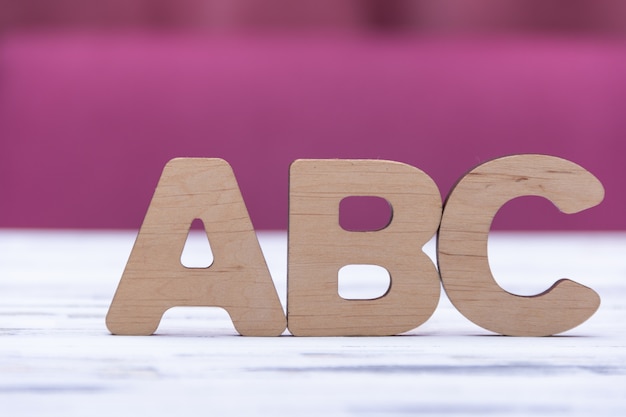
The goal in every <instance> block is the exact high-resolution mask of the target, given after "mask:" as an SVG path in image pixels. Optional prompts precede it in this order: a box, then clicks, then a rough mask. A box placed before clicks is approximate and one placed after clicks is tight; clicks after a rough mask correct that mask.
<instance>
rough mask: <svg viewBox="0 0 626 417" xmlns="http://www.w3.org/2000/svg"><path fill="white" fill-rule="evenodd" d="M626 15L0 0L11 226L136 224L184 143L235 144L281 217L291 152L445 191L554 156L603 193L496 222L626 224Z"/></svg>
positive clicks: (606, 3)
mask: <svg viewBox="0 0 626 417" xmlns="http://www.w3.org/2000/svg"><path fill="white" fill-rule="evenodd" d="M625 31H626V1H621V0H595V1H594V0H473V1H466V0H395V1H387V0H299V1H293V0H265V1H257V0H109V1H96V0H21V1H13V0H0V227H89V228H92V227H97V228H137V227H139V226H140V224H141V221H142V219H143V216H144V214H145V210H146V208H147V206H148V204H149V201H150V197H151V195H152V192H153V190H154V187H155V185H156V182H157V180H158V178H159V175H160V172H161V169H162V168H163V165H164V164H165V163H166V162H167V161H168V160H169V159H171V158H174V157H179V156H199V157H221V158H225V159H226V160H228V161H229V162H230V163H231V164H232V165H233V167H234V169H235V173H236V175H237V177H238V179H239V181H240V184H241V188H242V191H243V194H244V198H245V199H246V202H247V204H248V207H249V210H250V214H251V217H252V220H253V222H254V224H255V226H256V227H258V228H264V229H268V228H270V229H276V228H278V229H284V228H286V227H287V210H288V201H287V197H288V168H289V163H290V162H292V161H293V160H294V159H297V158H384V159H391V160H397V161H401V162H406V163H409V164H412V165H415V166H417V167H418V168H420V169H422V170H424V171H426V173H428V174H429V175H431V176H432V177H433V179H434V180H435V181H436V182H437V184H438V185H439V186H440V189H441V192H442V195H443V197H445V196H446V195H447V193H448V191H449V189H450V187H451V186H452V184H453V183H454V182H455V181H456V180H457V179H458V178H459V177H460V176H461V175H463V174H464V173H465V172H466V171H467V170H469V169H470V168H472V167H473V166H475V165H476V164H478V163H480V162H483V161H485V160H487V159H490V158H494V157H497V156H502V155H505V154H511V153H547V154H553V155H557V156H561V157H564V158H568V159H571V160H572V161H574V162H577V163H579V164H581V165H582V166H584V167H585V168H587V169H589V170H591V171H592V172H593V173H594V174H596V175H597V176H598V177H599V178H600V179H601V180H602V181H603V183H604V184H605V186H606V189H607V197H606V200H605V202H604V203H603V204H602V205H601V206H600V207H597V208H594V209H592V210H590V211H589V212H585V213H581V214H577V215H575V216H565V215H561V214H559V213H557V212H556V210H555V209H554V208H553V207H551V206H550V205H549V204H548V203H546V202H545V201H536V200H533V199H524V200H523V201H519V202H517V201H516V202H512V203H511V204H510V205H508V206H507V207H506V208H505V209H504V210H503V211H502V213H501V214H500V215H499V216H498V217H497V218H496V222H495V226H496V227H498V228H506V229H568V230H569V229H571V230H578V229H585V230H589V229H600V230H613V229H624V228H626V217H625V216H624V212H625V209H626V196H625V193H623V192H622V191H621V190H622V188H623V186H622V183H623V179H624V178H626V172H625V171H626V168H625V166H626V165H624V164H623V162H622V158H623V155H624V151H625V149H624V147H625V146H626V145H625V141H624V138H625V137H626V121H625V120H626V117H624V114H625V113H626V44H625V40H624V37H623V35H624V33H626V32H625ZM359 216H361V214H355V215H354V220H355V222H356V223H358V222H359V221H360V220H359ZM363 216H364V215H363Z"/></svg>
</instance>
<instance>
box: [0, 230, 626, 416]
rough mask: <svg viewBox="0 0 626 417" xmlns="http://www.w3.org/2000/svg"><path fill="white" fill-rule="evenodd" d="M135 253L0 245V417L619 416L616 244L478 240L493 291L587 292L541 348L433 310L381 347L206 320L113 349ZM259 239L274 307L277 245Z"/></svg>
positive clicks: (612, 237) (166, 324)
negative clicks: (108, 320) (484, 248)
mask: <svg viewBox="0 0 626 417" xmlns="http://www.w3.org/2000/svg"><path fill="white" fill-rule="evenodd" d="M134 238H135V233H133V232H111V231H109V232H80V231H73V232H70V231H20V230H0V410H1V411H0V412H1V413H2V415H3V416H63V417H68V416H81V417H84V416H100V415H102V416H124V415H129V416H137V415H145V416H160V415H177V416H190V415H203V416H207V415H216V416H219V415H241V416H251V415H275V416H278V415H297V416H308V415H310V416H349V415H364V416H379V415H380V416H393V415H398V416H405V415H436V416H440V415H445V416H447V415H481V416H484V415H529V414H535V415H568V416H570V415H581V416H582V415H584V416H588V415H591V414H593V415H614V416H624V415H626V335H625V331H624V330H625V323H626V310H625V306H626V279H625V278H626V256H625V255H626V233H590V234H530V233H527V234H520V233H518V234H502V233H501V234H496V233H493V234H492V236H491V238H490V257H491V264H492V268H493V272H494V275H495V276H496V278H497V279H498V281H499V282H500V284H501V285H502V286H503V287H504V288H506V289H507V290H509V291H512V292H517V293H522V294H524V293H525V294H532V293H537V292H540V291H542V290H544V289H546V288H547V287H548V286H549V285H550V284H552V282H554V281H555V280H556V279H558V278H561V277H568V278H572V279H574V280H575V281H578V282H580V283H582V284H585V285H588V286H590V287H592V288H594V289H595V290H596V291H597V292H598V293H600V296H601V297H602V305H601V307H600V310H599V311H598V312H597V313H596V314H595V315H594V316H593V317H592V318H591V319H590V320H588V321H587V322H586V323H584V324H582V325H581V326H579V327H577V328H575V329H573V330H571V331H569V332H567V333H565V334H563V335H561V336H558V337H547V338H514V337H501V336H494V335H491V334H490V333H488V332H486V331H484V330H482V329H481V328H479V327H476V326H475V325H473V324H472V323H470V322H469V321H467V320H466V319H465V318H464V317H463V316H461V315H460V314H459V313H458V312H457V311H456V310H455V309H454V308H453V307H452V306H451V304H450V303H449V302H448V301H447V299H445V297H444V298H442V300H441V302H440V305H439V308H438V309H437V311H436V312H435V314H434V316H433V317H432V318H431V319H430V320H429V321H428V322H427V323H426V324H424V325H423V326H421V327H419V328H417V329H415V330H414V331H412V332H410V333H409V334H408V335H402V336H395V337H380V338H359V337H352V338H342V337H339V338H297V337H291V336H283V337H277V338H249V337H240V336H236V333H235V331H234V328H233V326H232V324H231V323H230V321H229V319H228V316H227V314H226V313H225V312H223V311H222V310H219V309H215V308H202V309H196V308H194V309H190V308H175V309H172V310H170V311H168V312H167V313H166V315H165V316H164V319H163V321H162V322H161V326H160V327H159V330H158V332H157V335H154V336H148V337H128V336H112V335H110V334H109V333H108V331H107V330H106V327H105V325H104V316H105V314H106V312H107V309H108V306H109V303H110V301H111V298H112V296H113V293H114V291H115V288H116V287H117V283H118V281H119V278H120V276H121V273H122V270H123V268H124V265H125V263H126V260H127V257H128V254H129V253H130V249H131V247H132V244H133V241H134ZM259 238H260V241H261V244H262V247H263V250H264V252H265V254H266V257H267V261H268V265H269V267H270V270H271V272H272V274H273V278H274V279H275V281H276V285H277V288H278V291H279V294H280V296H281V300H282V302H283V305H284V303H285V291H286V290H285V288H286V277H285V276H286V254H287V253H286V234H285V233H269V232H262V233H260V234H259ZM433 249H434V248H433V245H432V244H430V245H429V246H427V251H428V252H429V253H430V254H432V253H433ZM354 290H355V291H357V292H358V291H359V289H358V288H356V289H354Z"/></svg>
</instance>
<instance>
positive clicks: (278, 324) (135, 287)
mask: <svg viewBox="0 0 626 417" xmlns="http://www.w3.org/2000/svg"><path fill="white" fill-rule="evenodd" d="M196 218H197V219H200V220H202V221H203V223H204V226H205V229H206V233H207V236H208V238H209V242H210V244H211V250H212V252H213V257H214V262H213V264H212V265H211V266H210V267H209V268H185V267H184V266H183V265H182V264H181V260H180V257H181V253H182V251H183V247H184V244H185V240H186V238H187V234H188V231H189V227H190V225H191V223H192V221H193V220H194V219H196ZM175 306H217V307H222V308H224V309H225V310H226V311H227V312H228V313H229V315H230V317H231V319H232V321H233V324H234V326H235V329H236V330H237V331H238V332H239V333H240V334H242V335H248V336H277V335H280V334H281V333H282V332H283V331H284V330H285V328H286V318H285V315H284V313H283V309H282V306H281V304H280V301H279V299H278V295H277V293H276V289H275V287H274V284H273V282H272V279H271V276H270V274H269V271H268V269H267V266H266V263H265V259H264V257H263V254H262V253H261V249H260V247H259V243H258V240H257V238H256V235H255V232H254V229H253V227H252V224H251V222H250V218H249V216H248V212H247V209H246V206H245V204H244V202H243V199H242V196H241V192H240V191H239V187H238V185H237V181H236V179H235V176H234V174H233V172H232V169H231V167H230V165H228V163H227V162H226V161H223V160H221V159H200V158H179V159H174V160H172V161H170V162H169V163H168V164H167V165H166V166H165V168H164V170H163V174H162V176H161V179H160V181H159V184H158V186H157V189H156V191H155V194H154V197H153V199H152V202H151V203H150V207H149V208H148V212H147V214H146V217H145V220H144V222H143V225H142V227H141V230H140V231H139V234H138V236H137V240H136V242H135V245H134V247H133V250H132V253H131V255H130V258H129V260H128V263H127V264H126V268H125V270H124V274H123V276H122V279H121V281H120V283H119V286H118V289H117V291H116V293H115V297H114V298H113V301H112V303H111V306H110V309H109V312H108V314H107V318H106V324H107V327H108V329H109V330H110V331H111V333H114V334H124V335H149V334H152V333H154V331H155V330H156V329H157V327H158V325H159V322H160V320H161V317H162V315H163V313H164V312H165V311H166V310H168V309H169V308H171V307H175Z"/></svg>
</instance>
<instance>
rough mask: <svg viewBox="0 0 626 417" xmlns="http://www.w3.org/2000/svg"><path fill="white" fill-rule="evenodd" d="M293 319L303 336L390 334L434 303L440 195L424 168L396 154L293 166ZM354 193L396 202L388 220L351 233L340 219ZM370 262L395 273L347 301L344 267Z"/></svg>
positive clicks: (409, 325)
mask: <svg viewBox="0 0 626 417" xmlns="http://www.w3.org/2000/svg"><path fill="white" fill-rule="evenodd" d="M289 186H290V194H289V250H288V251H289V265H288V277H289V279H288V284H287V320H288V327H289V331H290V332H291V333H292V334H294V335H297V336H384V335H394V334H398V333H402V332H406V331H409V330H411V329H414V328H415V327H417V326H419V325H420V324H422V323H423V322H424V321H426V320H427V319H428V318H429V317H430V316H431V314H432V313H433V311H434V310H435V308H436V306H437V303H438V300H439V295H440V284H439V277H438V274H437V270H436V268H435V266H434V264H433V263H432V262H431V260H430V258H428V257H427V256H426V255H425V254H424V252H423V251H422V247H423V246H424V244H425V243H426V242H427V241H428V240H429V239H430V238H431V237H432V236H433V235H434V234H435V232H436V230H437V227H438V225H439V220H440V218H441V196H440V194H439V190H438V188H437V186H436V185H435V183H434V182H433V181H432V179H431V178H430V177H429V176H428V175H426V174H425V173H423V172H422V171H420V170H419V169H417V168H415V167H412V166H409V165H405V164H402V163H398V162H392V161H378V160H297V161H295V162H294V163H293V164H292V165H291V169H290V183H289ZM348 196H376V197H381V198H384V199H386V200H387V201H388V202H389V204H390V205H391V207H392V211H393V216H392V220H391V222H390V224H389V225H388V226H387V227H386V228H384V229H382V230H377V231H367V232H354V231H352V232H349V231H346V230H344V229H342V228H341V227H340V225H339V204H340V202H341V200H342V199H343V198H345V197H348ZM357 264H371V265H378V266H382V267H384V268H385V269H387V271H388V272H389V276H390V278H391V285H390V288H389V290H388V291H387V293H386V294H384V295H383V296H381V297H379V298H375V299H371V300H346V299H343V298H341V297H340V296H339V293H338V271H339V269H341V268H342V267H343V266H346V265H357Z"/></svg>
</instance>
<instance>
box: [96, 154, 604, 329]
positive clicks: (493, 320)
mask: <svg viewBox="0 0 626 417" xmlns="http://www.w3.org/2000/svg"><path fill="white" fill-rule="evenodd" d="M526 195H534V196H541V197H544V198H546V199H548V200H550V201H552V202H553V203H554V204H555V205H556V206H557V207H558V208H559V209H560V210H561V211H562V212H564V213H576V212H579V211H581V210H585V209H587V208H590V207H593V206H595V205H597V204H599V203H600V202H601V201H602V199H603V197H604V189H603V187H602V184H601V183H600V181H599V180H598V179H597V178H596V177H594V176H593V175H592V174H591V173H589V172H588V171H587V170H585V169H584V168H582V167H581V166H579V165H576V164H574V163H573V162H570V161H567V160H565V159H561V158H557V157H553V156H546V155H513V156H507V157H503V158H499V159H495V160H492V161H489V162H486V163H484V164H482V165H480V166H478V167H477V168H475V169H473V170H472V171H470V172H469V173H468V174H466V175H465V176H464V177H463V178H462V179H461V180H460V181H459V182H458V183H457V184H456V186H455V187H454V189H453V190H452V191H451V192H450V195H449V196H448V198H447V200H446V202H445V206H444V205H443V204H442V201H441V196H440V193H439V190H438V188H437V186H436V185H435V183H434V182H433V180H432V179H431V178H430V177H429V176H428V175H427V174H425V173H424V172H423V171H421V170H419V169H418V168H416V167H413V166H410V165H407V164H402V163H399V162H394V161H381V160H312V159H311V160H306V159H303V160H297V161H295V162H293V163H292V165H291V167H290V172H289V232H288V233H289V249H288V274H287V315H286V316H285V314H284V313H283V309H282V306H281V304H280V301H279V299H278V295H277V293H276V289H275V287H274V285H273V282H272V279H271V277H270V274H269V271H268V269H267V266H266V263H265V259H264V258H263V255H262V253H261V249H260V247H259V244H258V241H257V238H256V235H255V232H254V229H253V227H252V224H251V222H250V218H249V216H248V212H247V209H246V206H245V204H244V202H243V199H242V197H241V193H240V191H239V187H238V185H237V182H236V179H235V176H234V174H233V172H232V169H231V167H230V165H229V164H228V163H227V162H226V161H224V160H221V159H214V158H178V159H174V160H172V161H170V162H169V163H168V164H167V165H166V166H165V168H164V170H163V173H162V176H161V179H160V181H159V184H158V186H157V188H156V191H155V193H154V197H153V199H152V201H151V203H150V206H149V208H148V211H147V213H146V216H145V219H144V222H143V224H142V226H141V229H140V231H139V234H138V235H137V239H136V242H135V245H134V247H133V250H132V252H131V254H130V257H129V260H128V263H127V265H126V268H125V270H124V273H123V275H122V278H121V280H120V283H119V286H118V288H117V291H116V293H115V296H114V298H113V301H112V303H111V306H110V308H109V312H108V314H107V319H106V324H107V327H108V329H109V330H110V331H111V333H114V334H122V335H150V334H152V333H154V331H155V330H156V329H157V327H158V325H159V322H160V320H161V317H162V315H163V313H164V312H165V311H166V310H168V309H169V308H172V307H175V306H217V307H222V308H224V309H225V310H226V311H227V312H228V313H229V315H230V317H231V319H232V321H233V324H234V326H235V329H236V330H237V331H238V332H239V333H240V334H242V335H246V336H278V335H280V334H282V333H283V332H284V330H285V329H286V328H288V329H289V331H290V332H291V333H292V334H293V335H295V336H386V335H395V334H398V333H402V332H406V331H409V330H412V329H414V328H416V327H418V326H419V325H421V324H422V323H424V322H425V321H426V320H427V319H428V318H429V317H430V316H431V315H432V313H433V311H434V310H435V308H436V306H437V302H438V300H439V296H440V288H441V284H443V288H444V290H445V291H446V294H447V295H448V297H449V298H450V300H451V301H452V303H453V304H454V306H455V307H456V308H457V309H458V310H459V312H461V314H463V315H464V316H465V317H466V318H468V319H469V320H471V321H472V322H474V323H475V324H477V325H478V326H481V327H483V328H485V329H487V330H490V331H492V332H495V333H498V334H502V335H512V336H545V335H552V334H556V333H560V332H564V331H566V330H569V329H571V328H573V327H575V326H578V325H579V324H581V323H582V322H584V321H585V320H587V319H588V318H589V317H591V315H593V313H594V312H595V311H596V310H597V308H598V307H599V305H600V298H599V296H598V294H596V292H595V291H593V290H592V289H590V288H587V287H585V286H583V285H580V284H578V283H576V282H573V281H571V280H567V279H562V280H559V281H557V282H556V283H554V285H552V287H550V288H549V289H548V290H547V291H545V292H543V293H541V294H538V295H535V296H518V295H515V294H511V293H508V292H506V291H505V290H504V289H502V288H501V287H500V286H499V285H498V284H497V283H496V281H495V279H494V278H493V276H492V274H491V271H490V268H489V263H488V259H487V238H488V234H489V229H490V226H491V222H492V220H493V218H494V216H495V215H496V213H497V211H498V210H499V209H500V207H502V205H504V204H505V203H506V202H507V201H509V200H511V199H513V198H516V197H520V196H526ZM350 196H375V197H380V198H384V199H385V200H387V202H388V203H389V204H390V206H391V209H392V212H393V216H392V220H391V221H390V223H389V224H388V225H387V226H386V227H385V228H383V229H381V230H377V231H368V232H354V231H346V230H344V229H342V228H341V227H340V226H339V221H338V216H339V203H340V202H341V200H342V199H344V198H346V197H350ZM194 219H200V220H202V222H203V223H204V225H205V228H206V233H207V235H208V236H209V238H210V242H211V248H212V251H213V255H214V262H213V264H212V265H211V266H210V267H209V268H186V267H184V266H183V265H182V264H181V261H180V255H181V252H182V249H183V247H184V243H185V240H186V237H187V233H188V230H189V227H190V225H191V223H192V222H193V220H194ZM435 234H437V263H438V268H436V267H435V265H434V264H433V263H432V262H431V260H430V258H428V257H427V256H426V255H425V254H424V253H423V252H422V247H423V245H424V244H425V243H426V242H427V241H428V240H430V238H431V237H433V236H434V235H435ZM352 264H373V265H379V266H382V267H384V268H386V269H387V271H388V272H389V275H390V277H391V285H390V287H389V289H388V291H387V292H386V293H385V294H384V295H383V296H381V297H379V298H375V299H368V300H346V299H343V298H341V297H340V296H339V294H338V284H337V280H338V271H339V269H340V268H342V267H343V266H345V265H352Z"/></svg>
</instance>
